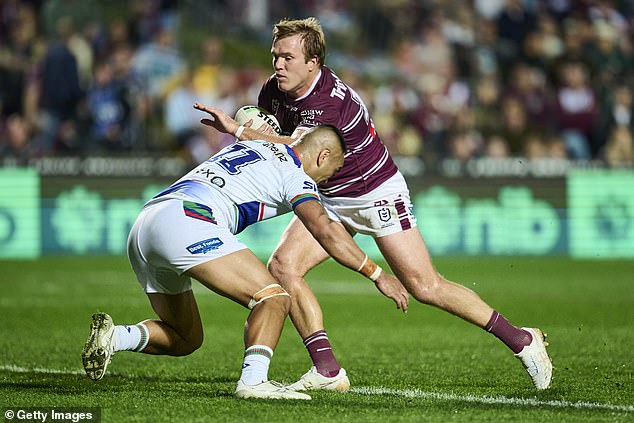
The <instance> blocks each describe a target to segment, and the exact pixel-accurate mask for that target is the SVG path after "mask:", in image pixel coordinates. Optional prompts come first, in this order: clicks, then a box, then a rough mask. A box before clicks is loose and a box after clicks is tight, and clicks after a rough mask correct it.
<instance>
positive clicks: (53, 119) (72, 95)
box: [38, 18, 84, 154]
mask: <svg viewBox="0 0 634 423" xmlns="http://www.w3.org/2000/svg"><path fill="white" fill-rule="evenodd" d="M71 35H72V33H71V32H69V26H68V24H67V20H66V18H61V19H60V20H59V21H58V25H57V39H56V40H54V41H52V42H51V43H50V45H49V46H48V49H47V52H46V56H45V57H44V60H43V63H42V70H41V92H40V101H41V106H42V110H41V112H42V114H41V116H40V119H39V123H40V124H41V125H42V127H41V133H40V136H39V141H38V144H39V146H38V147H39V150H40V151H41V152H42V153H43V154H48V153H51V152H53V151H54V149H55V148H56V147H57V146H56V143H63V144H66V147H67V148H72V147H76V146H70V145H68V143H67V141H70V138H69V137H68V136H69V134H70V133H72V132H73V131H72V127H73V126H74V125H75V121H74V119H75V118H76V108H77V105H78V103H79V101H80V100H81V99H82V98H83V95H84V93H83V92H82V90H81V88H80V85H79V71H78V68H77V60H76V59H75V56H73V54H72V52H71V51H70V49H69V48H68V41H69V37H70V36H71ZM62 127H63V128H64V131H63V134H62V131H60V129H62ZM62 135H64V136H62Z"/></svg>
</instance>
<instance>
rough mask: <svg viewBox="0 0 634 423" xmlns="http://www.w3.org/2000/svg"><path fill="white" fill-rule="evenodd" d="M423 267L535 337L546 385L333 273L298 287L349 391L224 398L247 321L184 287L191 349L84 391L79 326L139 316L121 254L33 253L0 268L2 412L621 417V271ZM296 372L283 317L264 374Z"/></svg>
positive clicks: (430, 315) (626, 349) (455, 329)
mask: <svg viewBox="0 0 634 423" xmlns="http://www.w3.org/2000/svg"><path fill="white" fill-rule="evenodd" d="M436 265H437V267H438V268H439V270H440V271H441V272H442V273H443V274H444V275H445V276H447V277H448V278H450V279H453V280H457V281H460V282H461V283H463V284H465V285H467V286H469V287H471V288H473V289H475V290H476V291H477V292H478V293H479V294H480V295H481V296H482V297H483V298H484V299H485V300H487V302H489V303H490V304H491V305H492V306H494V307H496V308H497V309H498V310H500V312H502V313H503V314H504V315H506V316H507V317H508V318H509V320H511V321H512V322H514V323H517V324H521V325H535V326H539V327H541V328H543V329H544V330H545V331H546V332H547V333H548V335H549V341H550V344H551V346H550V348H549V352H550V354H551V357H552V358H553V362H554V365H555V373H554V378H553V385H552V387H551V389H549V390H547V391H545V392H536V391H535V390H534V389H533V388H532V385H531V383H530V381H529V378H528V376H527V375H526V374H525V372H524V370H523V368H522V366H521V364H520V362H519V361H517V360H516V359H515V358H513V357H512V354H511V353H510V351H509V350H507V349H506V347H504V345H502V344H501V343H500V342H498V341H497V340H496V339H495V338H494V337H492V336H491V335H489V334H487V333H485V332H484V331H482V330H480V329H478V328H476V327H473V326H471V325H468V324H466V323H464V322H463V321H461V320H459V319H457V318H455V317H452V316H450V315H448V314H446V313H444V312H441V311H439V310H435V309H432V308H431V307H428V306H423V305H421V304H412V305H411V306H410V311H409V313H408V314H407V315H402V314H401V313H400V312H397V311H396V310H395V309H394V308H393V306H392V303H391V302H390V301H389V300H387V299H385V298H383V297H381V296H380V294H379V293H378V292H377V291H375V289H374V287H373V286H372V285H371V283H369V282H367V281H366V280H363V279H361V278H359V277H358V276H357V275H355V274H353V273H352V272H350V271H348V270H346V269H344V268H342V267H340V266H338V265H336V264H334V263H326V264H324V265H322V266H321V267H319V268H318V269H317V270H315V271H314V272H313V273H311V275H310V281H311V285H312V286H313V288H314V290H315V292H316V293H317V296H318V298H319V299H320V301H321V304H322V307H323V309H324V313H325V318H326V329H327V330H328V332H329V335H330V338H331V341H332V344H333V347H334V349H335V352H336V354H337V355H338V358H339V361H340V362H341V364H342V365H343V366H344V367H345V368H346V369H347V370H348V373H349V375H350V378H351V382H352V385H353V389H352V391H351V392H348V393H345V394H335V393H329V392H315V393H313V394H312V396H313V400H312V401H310V402H279V401H261V400H260V401H245V400H238V399H235V398H234V397H233V396H232V393H233V390H234V388H235V382H236V381H237V379H238V378H239V375H240V370H239V369H240V366H241V363H242V352H243V345H242V329H243V324H244V319H245V317H246V311H245V310H244V309H242V308H241V307H239V306H237V305H235V304H234V303H231V302H230V301H228V300H226V299H224V298H221V297H219V296H217V295H215V294H213V293H210V292H208V291H205V290H204V289H201V288H200V287H199V286H198V285H197V286H196V288H195V292H196V294H197V299H198V302H199V306H200V309H201V314H202V318H203V324H204V327H205V336H206V338H205V342H204V344H203V346H202V348H201V349H200V350H198V351H196V352H195V353H194V354H192V355H190V356H188V357H182V358H173V357H155V356H147V355H143V354H134V353H127V352H121V353H118V354H117V355H116V356H115V357H114V359H113V362H112V364H111V366H110V367H109V372H108V375H107V376H106V377H105V378H104V379H103V380H102V381H100V382H92V381H90V380H88V379H87V378H86V377H85V375H84V374H83V369H82V367H81V360H80V351H81V348H82V345H83V343H84V341H85V338H86V335H87V334H88V325H89V321H90V315H91V314H92V313H93V312H95V311H97V310H103V311H107V312H109V313H110V314H111V315H112V316H113V318H114V319H115V323H117V322H118V323H135V322H138V321H140V320H143V319H146V318H149V317H152V313H151V310H150V307H149V304H148V302H147V299H146V297H145V295H144V294H143V293H142V292H141V290H140V288H139V287H138V285H137V284H136V282H135V281H134V279H133V273H132V271H131V270H130V269H129V266H128V264H127V262H126V261H125V259H123V258H119V257H109V258H102V257H95V258H93V257H86V258H46V259H42V260H39V261H35V262H13V261H3V262H0V324H1V326H0V328H1V329H0V331H1V332H0V334H1V336H0V405H2V406H3V408H4V407H35V406H46V407H49V406H55V407H62V406H77V407H80V406H81V407H100V408H101V416H102V421H104V422H120V421H149V422H158V421H256V420H257V421H261V422H277V421H296V422H299V421H301V422H309V421H347V422H370V421H438V422H450V421H469V422H477V421H486V422H497V421H513V422H519V421H527V422H534V421H539V422H543V421H557V422H571V421H572V422H574V421H591V422H599V421H623V422H625V421H634V386H633V382H634V378H633V374H634V342H633V341H632V330H633V329H634V262H632V261H614V262H604V261H601V262H599V261H596V262H595V261H573V260H569V259H564V258H547V259H542V258H496V259H491V258H444V259H437V260H436ZM309 365H310V361H309V359H308V355H307V353H306V351H305V349H304V348H303V345H302V344H301V341H300V339H299V337H298V336H297V335H296V333H295V331H294V329H293V327H292V325H291V324H290V322H287V325H286V328H285V329H284V333H283V335H282V339H281V341H280V344H279V346H278V348H277V350H276V353H275V356H274V357H273V361H272V364H271V368H270V372H269V374H270V377H271V378H272V379H276V380H280V381H285V382H291V381H294V380H295V379H296V378H298V377H299V376H301V374H303V373H304V372H305V371H306V370H308V368H309ZM5 421H8V420H5ZM15 421H17V420H15Z"/></svg>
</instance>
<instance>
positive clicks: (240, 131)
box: [235, 125, 246, 139]
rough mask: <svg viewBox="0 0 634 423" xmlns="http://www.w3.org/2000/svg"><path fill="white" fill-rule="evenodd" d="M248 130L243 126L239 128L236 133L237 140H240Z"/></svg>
mask: <svg viewBox="0 0 634 423" xmlns="http://www.w3.org/2000/svg"><path fill="white" fill-rule="evenodd" d="M245 129H246V128H245V127H244V126H242V125H240V126H238V129H236V133H235V137H236V138H237V139H240V135H242V133H243V132H244V130H245Z"/></svg>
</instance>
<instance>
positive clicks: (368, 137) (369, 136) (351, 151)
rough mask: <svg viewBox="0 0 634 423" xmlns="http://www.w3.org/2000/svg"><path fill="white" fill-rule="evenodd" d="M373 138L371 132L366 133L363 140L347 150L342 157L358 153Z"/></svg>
mask: <svg viewBox="0 0 634 423" xmlns="http://www.w3.org/2000/svg"><path fill="white" fill-rule="evenodd" d="M373 140H374V138H372V135H371V134H368V136H367V137H366V138H365V139H364V140H363V142H362V143H361V144H359V145H357V146H356V147H354V148H353V149H352V150H348V152H347V153H346V154H344V155H343V157H344V158H346V157H348V156H349V155H351V154H353V153H359V152H360V151H361V150H363V149H364V148H365V147H367V146H368V145H370V143H371V142H372V141H373Z"/></svg>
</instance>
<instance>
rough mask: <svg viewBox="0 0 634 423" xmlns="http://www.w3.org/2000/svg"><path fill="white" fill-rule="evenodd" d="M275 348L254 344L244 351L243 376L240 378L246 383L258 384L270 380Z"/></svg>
mask: <svg viewBox="0 0 634 423" xmlns="http://www.w3.org/2000/svg"><path fill="white" fill-rule="evenodd" d="M271 357H273V350H272V349H270V348H269V347H267V346H266V345H252V346H250V347H249V348H247V349H246V351H245V352H244V364H242V376H240V380H241V381H242V382H244V383H245V384H246V385H257V384H259V383H262V382H266V381H267V380H269V377H268V375H269V363H270V362H271Z"/></svg>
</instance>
